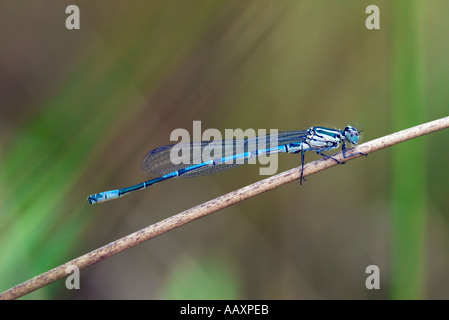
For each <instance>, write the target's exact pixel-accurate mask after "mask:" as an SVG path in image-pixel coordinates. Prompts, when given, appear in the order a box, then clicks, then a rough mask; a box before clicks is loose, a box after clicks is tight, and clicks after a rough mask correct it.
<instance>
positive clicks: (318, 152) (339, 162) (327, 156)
mask: <svg viewBox="0 0 449 320" xmlns="http://www.w3.org/2000/svg"><path fill="white" fill-rule="evenodd" d="M316 153H317V154H319V155H320V156H323V157H325V158H330V159H332V160H335V161H337V163H338V164H345V163H344V162H341V161H338V160H337V159H335V158H334V157H332V156H330V155H328V154H324V153H321V151H317V152H316ZM345 158H346V157H345Z"/></svg>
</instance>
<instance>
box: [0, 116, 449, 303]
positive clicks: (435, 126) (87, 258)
mask: <svg viewBox="0 0 449 320" xmlns="http://www.w3.org/2000/svg"><path fill="white" fill-rule="evenodd" d="M447 127H449V117H445V118H442V119H439V120H435V121H431V122H428V123H425V124H422V125H419V126H416V127H412V128H409V129H406V130H403V131H399V132H396V133H393V134H390V135H388V136H384V137H382V138H379V139H376V140H372V141H369V142H366V143H364V144H362V145H360V146H358V147H356V148H354V149H351V150H349V151H348V152H347V155H349V156H350V155H351V154H354V153H357V152H363V153H365V154H369V153H372V152H375V151H378V150H381V149H383V148H387V147H389V146H392V145H394V144H397V143H400V142H403V141H406V140H410V139H413V138H417V137H419V136H422V135H425V134H428V133H431V132H435V131H438V130H441V129H444V128H447ZM360 156H361V155H356V156H354V157H352V158H350V159H344V160H343V155H342V153H341V152H339V153H337V154H335V155H334V157H335V158H336V159H338V160H340V161H348V160H352V159H355V158H358V157H360ZM336 165H337V163H336V162H335V161H334V160H332V159H328V158H322V159H320V160H317V161H313V162H310V163H308V164H306V165H305V166H304V176H309V175H311V174H313V173H316V172H319V171H322V170H324V169H327V168H330V167H333V166H336ZM300 174H301V169H300V168H299V167H298V168H295V169H291V170H288V171H285V172H282V173H280V174H277V175H275V176H272V177H269V178H267V179H264V180H261V181H259V182H256V183H253V184H251V185H249V186H246V187H243V188H241V189H238V190H235V191H233V192H230V193H228V194H225V195H223V196H221V197H218V198H215V199H213V200H210V201H208V202H205V203H203V204H200V205H199V206H196V207H194V208H191V209H188V210H186V211H183V212H181V213H179V214H177V215H174V216H172V217H170V218H167V219H165V220H162V221H160V222H157V223H155V224H153V225H150V226H148V227H146V228H143V229H141V230H139V231H137V232H134V233H131V234H129V235H127V236H125V237H123V238H121V239H118V240H116V241H114V242H111V243H109V244H107V245H105V246H103V247H101V248H98V249H96V250H94V251H91V252H89V253H87V254H85V255H83V256H81V257H78V258H76V259H73V260H72V261H69V262H67V263H65V264H63V265H60V266H59V267H56V268H54V269H51V270H49V271H47V272H45V273H42V274H40V275H38V276H36V277H34V278H32V279H30V280H27V281H25V282H23V283H21V284H19V285H17V286H15V287H12V288H11V289H9V290H6V291H5V292H3V293H1V294H0V299H16V298H19V297H22V296H24V295H26V294H28V293H30V292H32V291H34V290H37V289H39V288H41V287H44V286H46V285H48V284H50V283H52V282H54V281H56V280H59V279H61V278H64V277H65V276H67V275H68V273H66V270H67V269H66V268H67V267H69V266H76V267H78V268H79V269H82V268H85V267H87V266H90V265H92V264H94V263H97V262H99V261H101V260H104V259H106V258H108V257H110V256H112V255H115V254H117V253H119V252H121V251H123V250H126V249H128V248H131V247H134V246H136V245H138V244H140V243H142V242H144V241H147V240H149V239H152V238H154V237H157V236H159V235H161V234H163V233H165V232H168V231H170V230H173V229H175V228H178V227H180V226H182V225H185V224H187V223H189V222H191V221H194V220H197V219H199V218H202V217H204V216H207V215H209V214H211V213H214V212H216V211H218V210H221V209H223V208H226V207H229V206H231V205H233V204H236V203H239V202H241V201H243V200H246V199H248V198H252V197H254V196H256V195H258V194H261V193H263V192H266V191H269V190H272V189H274V188H277V187H279V186H281V185H283V184H286V183H289V182H292V181H294V180H298V179H299V177H300ZM298 188H299V186H298Z"/></svg>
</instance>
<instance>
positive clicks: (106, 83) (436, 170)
mask: <svg viewBox="0 0 449 320" xmlns="http://www.w3.org/2000/svg"><path fill="white" fill-rule="evenodd" d="M70 4H74V3H73V2H71V1H31V0H20V1H2V2H1V3H0V16H1V19H0V139H1V140H0V142H1V143H0V164H1V166H0V291H4V290H6V289H8V288H10V287H12V286H14V285H16V284H18V283H20V282H22V281H25V280H27V279H29V278H31V277H34V276H36V275H38V274H40V273H42V272H45V271H47V270H49V269H51V268H53V267H55V266H58V265H60V264H62V263H64V262H66V261H68V260H71V259H73V258H75V257H77V256H79V255H82V254H84V253H87V252H89V251H91V250H93V249H96V248H98V247H100V246H103V245H105V244H107V243H109V242H111V241H113V240H116V239H117V238H120V237H122V236H125V235H126V234H129V233H131V232H134V231H136V230H138V229H141V228H143V227H146V226H148V225H150V224H152V223H155V222H158V221H160V220H162V219H164V218H167V217H169V216H172V215H174V214H176V213H178V212H180V211H183V210H185V209H188V208H190V207H192V206H195V205H198V204H200V203H202V202H204V201H207V200H210V199H212V198H215V197H217V196H220V195H222V194H224V193H227V192H230V191H232V190H235V189H237V188H239V187H242V186H245V185H247V184H250V183H252V182H255V181H257V180H260V179H262V178H264V177H261V176H259V175H258V172H259V171H258V166H244V167H241V168H238V169H235V170H231V171H228V172H226V173H222V174H217V175H211V176H207V177H201V178H194V179H193V178H192V179H180V180H177V181H168V182H165V183H163V184H159V185H157V186H155V187H154V188H151V189H148V190H145V191H140V192H136V193H133V194H132V195H128V196H126V197H124V198H122V199H120V200H115V201H111V202H106V203H104V204H99V205H96V206H90V205H88V204H87V203H86V197H87V196H88V195H89V194H92V193H96V192H100V191H104V190H110V189H115V188H118V187H126V186H130V185H133V184H136V183H139V182H142V181H145V180H146V179H147V177H146V176H145V175H144V174H143V173H142V172H141V170H140V161H141V160H142V158H143V157H144V155H145V154H146V153H147V152H148V151H149V150H151V149H153V148H156V147H158V146H161V145H165V144H169V143H170V141H169V136H170V133H171V131H172V130H174V129H176V128H185V129H187V130H189V131H191V129H192V121H194V120H201V121H202V128H203V130H204V129H207V128H217V129H219V130H221V131H222V132H224V130H225V129H226V128H242V129H247V128H254V129H271V128H273V129H279V131H286V130H300V129H305V128H308V127H310V126H312V125H322V126H329V127H334V128H341V129H343V128H344V127H345V126H346V125H348V124H349V125H354V126H356V127H357V128H359V129H363V130H364V131H363V134H362V142H363V141H368V140H371V139H374V138H378V137H380V136H383V135H386V134H389V133H391V132H394V131H397V130H401V129H405V128H407V127H410V126H414V125H418V124H420V123H424V122H427V121H430V120H434V119H437V118H441V117H444V116H447V115H448V111H449V90H448V78H449V59H448V57H449V41H447V32H448V30H449V20H448V19H447V12H449V2H448V1H446V0H433V1H428V2H425V1H405V0H402V1H400V0H397V1H394V2H393V1H376V0H371V1H368V0H367V1H356V0H345V1H332V0H322V1H312V0H308V1H306V0H304V1H299V0H297V1H278V2H275V1H188V2H187V1H136V0H133V1H126V2H124V1H123V2H122V1H116V0H115V1H95V2H91V1H76V3H75V4H76V5H78V6H79V8H80V11H81V29H80V30H67V29H66V27H65V19H66V18H67V16H68V14H66V13H65V9H66V7H67V6H68V5H70ZM371 4H375V5H378V6H379V8H380V18H381V20H380V26H381V28H380V30H368V29H367V28H366V27H365V19H366V18H367V17H368V14H366V13H365V9H366V7H367V6H368V5H371ZM448 138H449V131H447V130H446V131H440V132H437V133H434V134H432V135H429V136H426V137H423V138H419V139H415V140H412V141H408V142H406V143H403V144H401V145H397V146H394V147H391V148H389V149H387V150H383V151H381V152H377V153H374V154H371V155H369V156H368V157H367V158H363V159H358V160H356V161H352V162H350V163H349V164H347V165H345V166H338V167H334V168H332V169H330V170H326V171H324V172H321V173H319V174H316V175H313V176H310V177H309V178H308V181H307V182H306V183H305V184H304V185H303V186H302V187H300V186H299V182H298V183H291V184H289V185H286V186H283V187H281V188H278V189H276V190H273V191H271V192H268V193H265V194H263V195H260V196H258V197H256V198H252V199H250V200H248V201H245V202H243V203H240V204H238V205H235V206H233V207H231V208H228V209H225V210H223V211H221V212H219V213H216V214H214V215H211V216H209V217H206V218H204V219H201V220H199V221H195V222H193V223H190V224H188V225H186V226H184V227H182V228H180V229H176V230H174V231H172V232H169V233H167V234H165V235H163V236H160V237H158V238H155V239H153V240H151V241H148V242H146V243H144V244H142V245H139V246H137V247H135V248H132V249H130V250H127V251H125V252H123V253H121V254H119V255H116V256H114V257H111V258H109V259H107V260H104V261H102V262H100V263H98V264H96V265H93V266H91V267H88V268H86V269H83V270H81V289H80V290H72V291H69V290H67V289H66V288H65V285H64V284H65V282H64V280H59V281H57V282H55V283H54V284H52V285H50V286H47V287H45V288H43V289H40V290H38V291H36V292H34V293H32V294H30V295H28V296H26V298H27V299H55V298H58V299H134V298H138V299H388V298H399V299H402V298H407V299H408V298H411V299H417V298H428V299H448V298H449V289H448V285H449V274H448V272H447V270H449V254H448V252H449V212H448V208H449V202H448V198H449V197H448V190H449V188H448V185H449V170H448V163H449V161H448V159H449V149H448V148H447V145H448ZM317 158H318V156H316V155H311V154H307V156H306V160H307V161H310V160H312V159H317ZM299 163H300V158H299V156H295V155H281V156H280V168H279V171H283V170H287V169H290V168H293V167H295V166H298V165H299ZM369 265H377V266H378V267H379V268H380V279H381V282H380V290H367V289H366V287H365V279H366V278H367V276H368V275H367V274H365V269H366V267H367V266H369Z"/></svg>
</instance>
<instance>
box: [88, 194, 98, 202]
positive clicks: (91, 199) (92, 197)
mask: <svg viewBox="0 0 449 320" xmlns="http://www.w3.org/2000/svg"><path fill="white" fill-rule="evenodd" d="M86 201H87V203H88V204H94V203H97V199H96V197H95V195H91V196H88V197H87V200H86Z"/></svg>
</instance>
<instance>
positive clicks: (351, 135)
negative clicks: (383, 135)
mask: <svg viewBox="0 0 449 320" xmlns="http://www.w3.org/2000/svg"><path fill="white" fill-rule="evenodd" d="M359 133H360V131H358V130H357V129H356V128H354V127H351V126H347V127H346V128H345V130H343V135H344V136H345V139H346V140H347V141H348V142H350V143H352V144H357V142H359V139H360V136H359Z"/></svg>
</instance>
